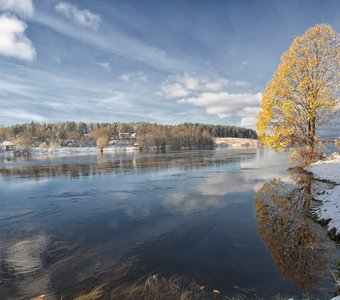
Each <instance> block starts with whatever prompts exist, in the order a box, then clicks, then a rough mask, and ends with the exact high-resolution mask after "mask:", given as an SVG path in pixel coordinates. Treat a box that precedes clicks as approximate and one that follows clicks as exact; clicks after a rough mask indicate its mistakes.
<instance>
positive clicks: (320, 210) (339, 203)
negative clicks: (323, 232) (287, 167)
mask: <svg viewBox="0 0 340 300" xmlns="http://www.w3.org/2000/svg"><path fill="white" fill-rule="evenodd" d="M304 170H305V171H307V172H308V173H310V174H311V175H312V176H313V178H314V179H315V180H318V181H321V182H325V183H328V185H329V186H328V187H327V188H321V189H319V190H316V191H314V192H313V198H314V199H315V200H316V201H318V202H319V203H320V205H319V206H318V207H316V208H314V209H313V213H314V214H315V215H316V217H317V220H318V221H322V222H326V224H327V230H328V232H329V233H330V234H332V235H334V237H337V236H340V154H336V153H334V154H332V155H331V156H329V157H328V158H327V159H326V160H321V161H317V162H315V163H313V164H311V165H309V166H307V167H305V168H304Z"/></svg>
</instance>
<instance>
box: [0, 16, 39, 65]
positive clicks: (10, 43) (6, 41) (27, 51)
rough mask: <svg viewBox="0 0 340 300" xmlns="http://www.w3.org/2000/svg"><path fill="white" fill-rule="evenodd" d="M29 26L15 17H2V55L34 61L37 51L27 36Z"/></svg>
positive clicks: (0, 25) (0, 22)
mask: <svg viewBox="0 0 340 300" xmlns="http://www.w3.org/2000/svg"><path fill="white" fill-rule="evenodd" d="M26 27H27V25H26V24H25V23H24V22H22V21H21V20H19V19H17V18H16V17H14V16H11V15H7V14H2V15H0V54H1V55H5V56H9V57H15V58H18V59H21V60H25V61H32V60H33V59H34V58H35V56H36V50H35V48H34V46H33V44H32V42H31V41H30V39H29V38H28V37H27V36H26V35H25V30H26Z"/></svg>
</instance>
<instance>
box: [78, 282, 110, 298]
mask: <svg viewBox="0 0 340 300" xmlns="http://www.w3.org/2000/svg"><path fill="white" fill-rule="evenodd" d="M103 287H104V285H99V286H97V287H95V288H94V289H93V290H91V291H90V292H89V293H87V294H86V293H84V294H79V295H78V296H76V298H74V300H97V299H99V298H100V297H102V296H103Z"/></svg>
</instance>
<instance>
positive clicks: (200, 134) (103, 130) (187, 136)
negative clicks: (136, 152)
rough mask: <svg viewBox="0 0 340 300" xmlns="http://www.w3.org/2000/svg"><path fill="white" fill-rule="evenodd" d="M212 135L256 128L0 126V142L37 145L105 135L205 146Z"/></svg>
mask: <svg viewBox="0 0 340 300" xmlns="http://www.w3.org/2000/svg"><path fill="white" fill-rule="evenodd" d="M124 134H125V135H124ZM129 134H130V137H129ZM132 134H134V135H132ZM131 136H132V137H133V138H131ZM214 137H238V138H250V139H256V138H257V134H256V131H255V130H253V129H248V128H243V127H237V126H227V125H211V124H201V123H183V124H178V125H160V124H154V123H147V122H129V123H124V122H113V123H84V122H74V121H67V122H60V123H36V122H31V123H26V124H16V125H12V126H7V127H5V126H2V127H0V142H2V141H11V142H13V143H15V144H17V145H20V146H22V147H32V146H33V147H39V145H41V144H42V143H46V144H47V145H49V146H65V145H66V144H67V143H68V142H70V141H71V142H72V145H74V146H79V147H82V146H89V145H91V144H95V143H96V141H98V139H99V138H104V140H106V141H107V142H109V141H110V140H111V141H115V140H116V141H118V140H124V139H127V140H131V141H132V140H133V141H134V142H138V144H139V145H141V146H143V147H157V148H159V149H164V148H166V147H169V148H173V149H177V148H183V147H188V148H204V147H206V146H209V145H212V143H213V140H212V139H213V138H214ZM65 143H66V144H65ZM104 144H105V142H104Z"/></svg>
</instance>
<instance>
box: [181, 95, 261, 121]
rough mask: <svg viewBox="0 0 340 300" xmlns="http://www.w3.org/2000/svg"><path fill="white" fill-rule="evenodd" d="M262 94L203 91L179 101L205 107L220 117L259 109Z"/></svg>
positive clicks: (243, 114)
mask: <svg viewBox="0 0 340 300" xmlns="http://www.w3.org/2000/svg"><path fill="white" fill-rule="evenodd" d="M260 102H261V94H260V93H258V94H249V93H228V92H220V93H202V94H200V95H199V96H197V97H190V98H182V99H179V100H178V103H184V104H192V105H194V106H202V107H205V109H206V112H207V113H208V114H214V115H217V116H218V117H219V118H227V117H232V116H240V117H243V116H248V115H249V113H251V112H253V113H255V111H256V110H257V109H258V106H259V104H260Z"/></svg>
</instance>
